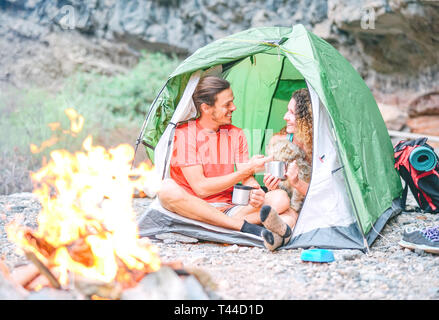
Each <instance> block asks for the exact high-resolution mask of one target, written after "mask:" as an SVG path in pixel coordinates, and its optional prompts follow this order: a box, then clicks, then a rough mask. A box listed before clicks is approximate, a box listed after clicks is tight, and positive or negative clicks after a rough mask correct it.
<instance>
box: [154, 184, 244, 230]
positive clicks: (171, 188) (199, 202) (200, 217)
mask: <svg viewBox="0 0 439 320" xmlns="http://www.w3.org/2000/svg"><path fill="white" fill-rule="evenodd" d="M158 198H159V200H160V203H161V204H162V206H163V207H164V208H166V209H168V210H169V211H172V212H176V213H178V214H180V215H182V216H184V217H186V218H190V219H193V220H197V221H201V222H205V223H209V224H212V225H215V226H219V227H223V228H228V229H232V230H238V231H240V230H241V227H242V225H243V223H244V217H237V218H231V217H229V216H227V215H225V214H224V213H222V212H221V211H220V210H218V209H216V208H215V207H213V206H211V205H210V204H209V203H208V202H206V201H204V200H203V199H200V198H198V197H195V196H193V195H191V194H189V193H187V192H186V190H184V189H183V188H182V187H180V186H179V185H178V184H177V183H176V182H175V181H174V180H172V179H165V180H163V182H162V187H161V190H160V191H159V192H158ZM245 220H247V219H245ZM248 222H250V221H248Z"/></svg>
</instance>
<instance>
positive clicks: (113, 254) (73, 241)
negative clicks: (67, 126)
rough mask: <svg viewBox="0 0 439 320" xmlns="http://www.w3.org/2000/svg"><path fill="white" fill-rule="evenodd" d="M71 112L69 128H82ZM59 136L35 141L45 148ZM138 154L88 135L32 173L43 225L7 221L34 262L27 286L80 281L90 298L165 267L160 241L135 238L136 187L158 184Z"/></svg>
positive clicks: (116, 291) (112, 294) (113, 294)
mask: <svg viewBox="0 0 439 320" xmlns="http://www.w3.org/2000/svg"><path fill="white" fill-rule="evenodd" d="M68 116H69V118H70V120H71V122H72V126H71V130H70V133H77V132H78V131H79V130H80V128H81V127H82V123H83V119H81V117H80V116H79V115H78V114H76V113H75V112H73V111H71V110H70V111H69V113H68ZM51 128H54V129H58V130H60V129H59V126H58V125H55V124H51ZM66 132H67V131H65V130H64V133H66ZM56 140H57V139H56V138H54V137H52V138H51V139H50V141H49V142H46V143H45V144H44V143H43V144H42V146H41V147H40V148H39V147H36V146H34V145H33V146H31V148H32V150H33V151H36V150H42V149H43V148H44V147H45V146H47V145H52V144H53V143H54V141H56ZM133 157H134V150H133V148H132V147H131V146H129V145H123V144H122V145H119V146H118V147H115V148H112V149H109V150H107V149H105V148H104V147H101V146H94V145H93V140H92V137H91V136H88V137H87V138H86V139H85V140H84V142H83V144H82V150H81V151H78V152H76V153H70V152H69V151H66V150H55V151H52V152H51V153H50V160H49V161H47V164H45V165H44V166H43V167H42V168H41V169H40V170H39V171H37V172H34V173H32V174H31V177H32V180H33V182H34V185H35V187H34V191H33V194H35V195H36V196H37V197H38V199H39V201H40V203H41V206H42V210H41V212H40V214H39V216H38V228H37V230H32V229H29V228H26V227H23V226H21V225H19V224H18V223H17V222H13V223H11V224H9V225H8V226H7V233H8V238H9V239H10V240H11V241H13V242H14V243H16V244H17V246H18V247H19V249H20V250H21V251H22V252H23V253H24V254H25V255H26V257H27V258H28V259H29V260H30V261H31V262H32V264H31V267H28V270H27V273H26V272H24V274H23V277H24V278H23V279H24V280H22V281H21V282H22V284H23V286H24V287H25V288H26V289H28V290H34V291H36V290H40V289H41V288H43V287H51V288H55V289H59V290H68V289H69V288H75V289H76V290H79V291H81V292H82V293H84V294H85V295H86V296H87V297H89V298H92V299H100V298H111V299H117V298H118V297H119V296H120V292H122V291H123V290H125V289H128V288H133V287H135V286H136V285H137V284H138V283H139V281H141V279H142V278H143V277H145V275H147V274H149V273H151V272H155V271H157V270H159V269H160V268H161V265H162V263H161V261H160V258H159V254H158V250H157V248H156V247H155V246H153V245H152V244H151V243H150V242H149V240H148V239H146V238H142V239H139V237H138V232H137V224H136V222H135V212H134V209H133V206H132V201H133V194H134V192H135V191H136V190H142V188H143V187H144V186H145V185H146V184H148V186H149V187H151V186H154V187H156V190H158V189H159V187H160V179H159V177H158V176H157V174H156V173H155V171H154V168H153V167H151V166H148V165H147V164H145V163H141V164H140V165H139V166H137V167H136V168H132V160H133ZM32 274H33V277H32ZM37 274H39V275H40V276H39V278H40V280H39V281H35V279H34V278H35V276H36V275H37ZM26 281H27V283H26Z"/></svg>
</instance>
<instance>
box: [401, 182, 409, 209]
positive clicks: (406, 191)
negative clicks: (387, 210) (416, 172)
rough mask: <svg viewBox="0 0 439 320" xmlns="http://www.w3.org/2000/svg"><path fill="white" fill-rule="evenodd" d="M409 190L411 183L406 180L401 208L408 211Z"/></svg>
mask: <svg viewBox="0 0 439 320" xmlns="http://www.w3.org/2000/svg"><path fill="white" fill-rule="evenodd" d="M408 190H409V185H408V183H407V182H405V187H404V191H403V192H402V196H401V208H402V211H406V203H407V193H408Z"/></svg>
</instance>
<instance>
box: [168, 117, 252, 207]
mask: <svg viewBox="0 0 439 320" xmlns="http://www.w3.org/2000/svg"><path fill="white" fill-rule="evenodd" d="M242 162H248V145H247V139H246V138H245V135H244V132H243V130H242V129H240V128H238V127H235V126H234V125H223V126H221V127H220V128H219V130H218V131H217V132H212V131H209V130H207V129H204V128H203V127H201V125H200V123H199V120H198V119H197V120H191V121H189V122H187V123H185V124H182V125H180V126H178V127H177V128H176V130H175V136H174V147H173V153H172V158H171V166H170V174H171V178H172V179H173V180H174V181H175V182H176V183H177V184H179V185H180V186H181V187H183V188H184V189H185V190H186V191H187V192H189V193H190V194H192V195H194V196H196V194H195V192H194V191H193V190H192V188H191V187H190V185H189V183H188V182H187V180H186V178H185V177H184V174H183V172H182V171H181V168H182V167H188V166H193V165H202V166H203V171H204V175H205V176H206V178H209V177H218V176H223V175H226V174H229V173H233V172H234V170H235V164H236V163H242ZM232 191H233V187H230V188H228V189H227V190H224V191H222V192H219V193H217V194H214V195H210V196H208V197H206V198H204V200H206V201H207V202H223V203H231V202H232Z"/></svg>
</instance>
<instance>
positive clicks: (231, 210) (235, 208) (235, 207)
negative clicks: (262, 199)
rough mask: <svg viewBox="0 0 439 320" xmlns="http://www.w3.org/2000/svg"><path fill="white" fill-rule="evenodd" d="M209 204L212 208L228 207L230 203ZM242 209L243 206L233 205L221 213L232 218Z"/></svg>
mask: <svg viewBox="0 0 439 320" xmlns="http://www.w3.org/2000/svg"><path fill="white" fill-rule="evenodd" d="M209 204H210V205H212V206H214V207H225V206H230V203H224V202H209ZM242 207H245V206H241V205H237V204H234V205H233V207H231V208H228V209H226V210H224V211H223V213H224V214H225V215H228V216H229V217H233V216H234V215H235V214H236V213H237V212H238V211H239V210H240V209H241V208H242Z"/></svg>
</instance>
